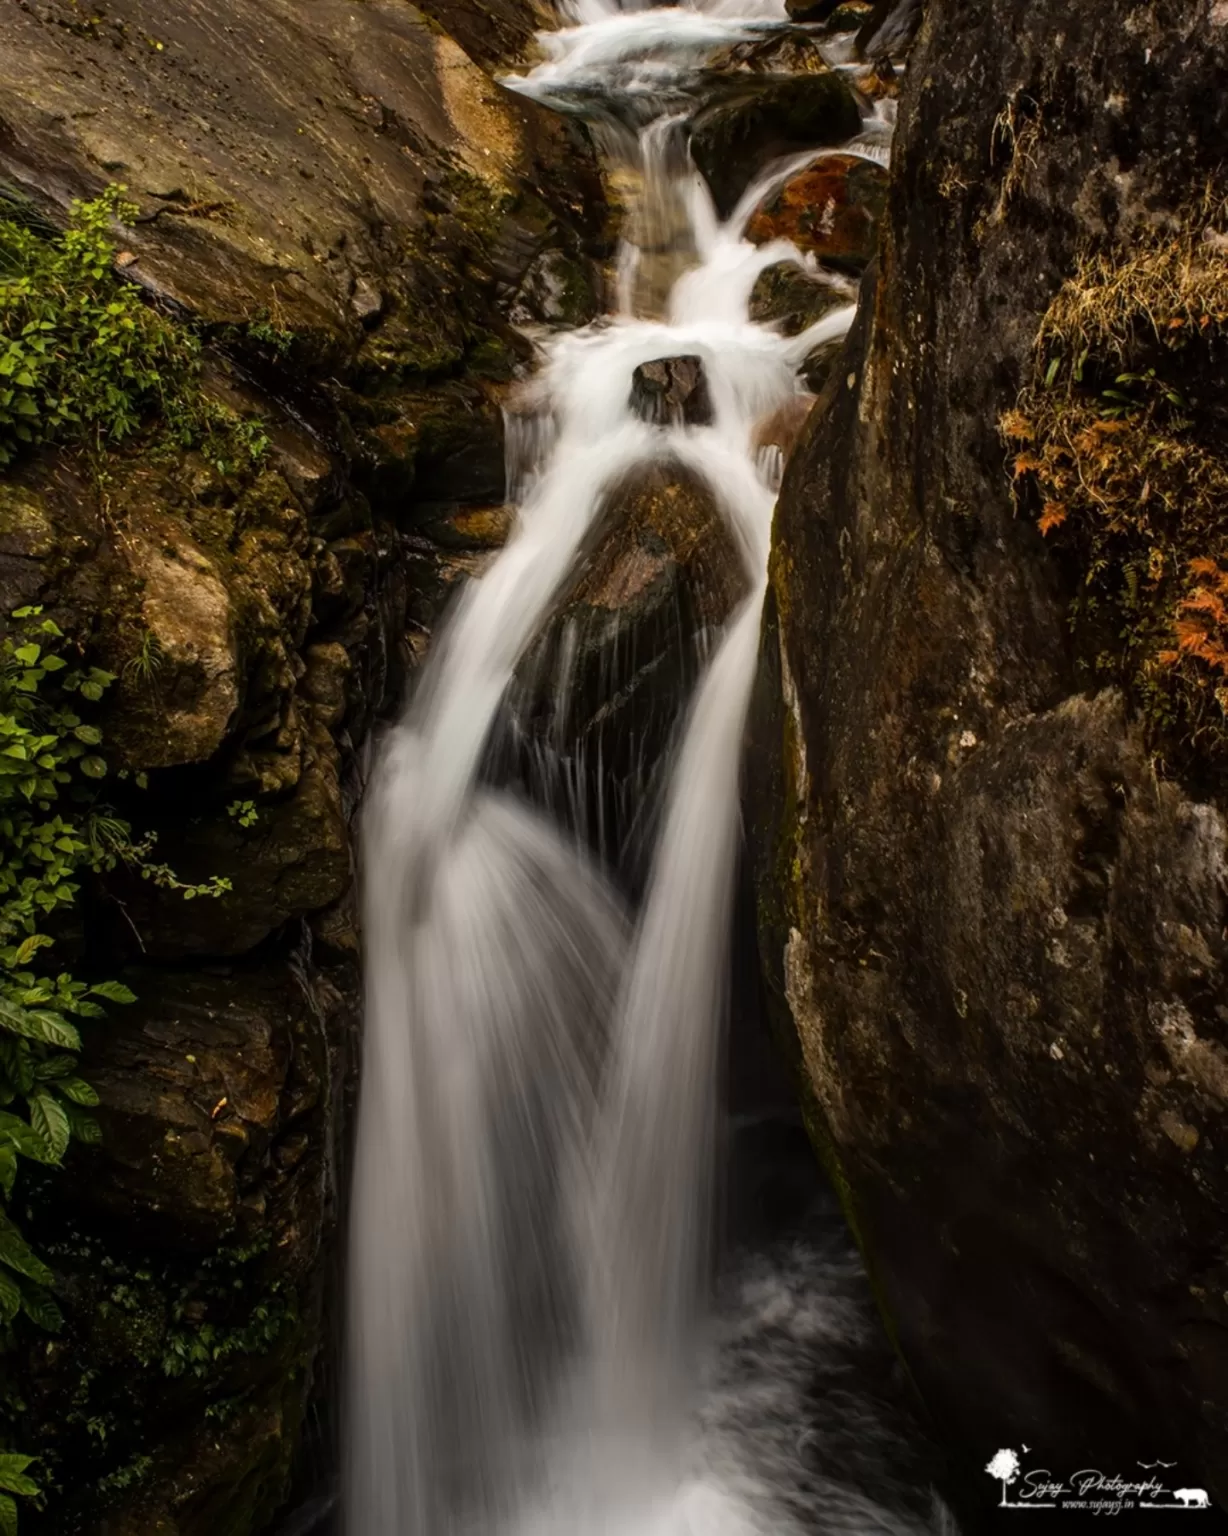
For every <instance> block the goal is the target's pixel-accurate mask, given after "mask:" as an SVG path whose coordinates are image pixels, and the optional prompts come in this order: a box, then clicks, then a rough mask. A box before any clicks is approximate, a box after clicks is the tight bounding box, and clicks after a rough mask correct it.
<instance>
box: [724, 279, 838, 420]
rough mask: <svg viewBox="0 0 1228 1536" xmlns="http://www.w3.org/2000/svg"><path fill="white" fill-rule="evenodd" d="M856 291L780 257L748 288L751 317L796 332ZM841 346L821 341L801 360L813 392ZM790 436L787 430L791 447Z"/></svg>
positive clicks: (824, 379)
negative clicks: (749, 290) (778, 260)
mask: <svg viewBox="0 0 1228 1536" xmlns="http://www.w3.org/2000/svg"><path fill="white" fill-rule="evenodd" d="M856 294H857V290H856V288H855V287H854V285H853V284H852V283H851V282H849V281H848V280H847V279H844V278H838V277H831V276H819V275H817V274H815V273H811V272H807V271H806V270H805V269H804V268H802V267H799V266H797V265H795V264H794V263H793V262H783V261H782V262H778V263H777V264H776V265H775V266H771V267H768V268H766V269H765V270H764V271H763V272H761V273H760V274H759V277H758V279H757V280H756V282H755V286H754V288H753V289H752V291H751V296H750V317H751V319H752V320H757V321H758V322H759V323H760V324H770V325H775V326H776V328H777V329H778V330H779V331H781V332H782V333H783V334H784V335H786V336H797V335H799V334H800V333H801V332H802V331H804V330H806V329H807V328H808V327H809V326H812V325H815V324H817V322H818V321H820V320H821V319H822V318H823V316H824V315H826V314H830V312H831V311H832V310H833V309H837V308H839V307H841V306H842V305H845V304H848V303H850V302H851V301H852V300H853V299H854V298H855V297H856ZM842 347H843V342H842V341H835V342H823V343H821V344H820V345H819V346H818V347H816V348H815V349H814V351H813V352H811V353H810V354H809V355H808V356H807V358H806V359H805V361H804V362H803V364H802V366H801V367H800V369H799V370H798V372H799V373H800V375H801V377H802V379H803V380H804V381H805V384H806V388H807V389H808V390H810V392H811V393H812V394H815V395H817V394H821V393H822V390H823V387H824V385H825V384H826V382H827V379H828V377H829V376H830V373H831V370H832V368H833V367H834V366H835V364H836V360H837V359H838V357H839V355H840V352H841V350H842ZM773 440H775V439H773ZM793 440H794V439H793V436H792V434H789V435H788V443H789V446H790V447H792V443H793Z"/></svg>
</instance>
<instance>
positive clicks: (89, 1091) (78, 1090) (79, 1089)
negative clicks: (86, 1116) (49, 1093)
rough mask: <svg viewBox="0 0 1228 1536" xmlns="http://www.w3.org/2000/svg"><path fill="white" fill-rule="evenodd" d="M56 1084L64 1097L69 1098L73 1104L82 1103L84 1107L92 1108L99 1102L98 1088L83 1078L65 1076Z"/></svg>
mask: <svg viewBox="0 0 1228 1536" xmlns="http://www.w3.org/2000/svg"><path fill="white" fill-rule="evenodd" d="M56 1086H57V1088H58V1089H59V1091H60V1092H61V1093H62V1094H63V1095H64V1097H65V1098H66V1099H71V1100H72V1101H73V1103H74V1104H81V1105H84V1107H85V1108H86V1109H93V1107H94V1106H95V1105H96V1104H97V1103H98V1102H99V1099H98V1090H97V1089H96V1088H94V1087H93V1086H92V1085H91V1084H90V1083H87V1082H86V1081H85V1079H84V1078H81V1077H65V1078H62V1079H61V1080H60V1081H59V1082H58V1083H57V1084H56Z"/></svg>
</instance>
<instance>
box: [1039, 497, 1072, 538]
mask: <svg viewBox="0 0 1228 1536" xmlns="http://www.w3.org/2000/svg"><path fill="white" fill-rule="evenodd" d="M1065 521H1066V507H1065V504H1064V503H1063V502H1060V501H1047V502H1046V503H1045V510H1044V511H1043V512H1042V513H1041V516H1040V524H1039V527H1040V531H1041V533H1042V534H1044V533H1051V532H1052V531H1053V529H1054V528H1060V527H1061V525H1062V524H1063V523H1064V522H1065Z"/></svg>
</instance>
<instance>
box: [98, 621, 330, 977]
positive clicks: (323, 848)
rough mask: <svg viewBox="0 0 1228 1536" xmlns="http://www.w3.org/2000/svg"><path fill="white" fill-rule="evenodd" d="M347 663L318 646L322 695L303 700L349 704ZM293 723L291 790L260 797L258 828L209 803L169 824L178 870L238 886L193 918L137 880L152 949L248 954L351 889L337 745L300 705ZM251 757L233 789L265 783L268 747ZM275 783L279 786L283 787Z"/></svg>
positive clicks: (315, 668)
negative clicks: (344, 687) (343, 681)
mask: <svg viewBox="0 0 1228 1536" xmlns="http://www.w3.org/2000/svg"><path fill="white" fill-rule="evenodd" d="M326 668H327V669H328V670H329V671H330V672H331V674H332V676H331V679H330V680H329V681H326V679H325V675H324V674H325V670H326ZM340 671H341V663H340V660H339V658H338V657H337V656H336V653H335V652H332V651H329V652H327V653H326V654H325V655H321V653H320V651H319V650H318V649H317V650H316V653H315V656H314V657H313V658H312V662H311V664H310V666H309V673H308V675H309V676H310V675H311V674H312V672H314V677H313V678H312V682H311V685H310V687H311V689H312V690H313V692H314V691H315V690H316V689H319V690H320V694H321V697H320V698H318V699H312V698H310V696H308V698H307V699H305V700H304V702H305V703H307V702H310V703H311V704H313V705H314V704H316V703H322V704H323V706H324V709H323V713H324V714H328V713H329V712H330V705H331V706H332V707H333V708H335V707H336V706H337V705H338V704H340V703H342V702H343V699H344V695H343V694H340V695H339V694H338V686H339V684H340V679H339V678H338V675H337V674H338V673H339V672H340ZM313 712H314V711H313ZM294 723H295V727H296V737H295V744H296V746H297V748H298V749H299V750H298V753H296V757H295V765H294V766H295V770H296V771H295V774H294V782H293V785H292V786H291V790H292V792H291V793H289V794H285V793H283V794H282V795H281V798H278V799H276V800H272V801H263V800H262V801H260V802H259V803H258V805H257V820H256V821H255V823H254V824H253V825H252V826H251V827H244V826H242V825H241V824H239V823H238V822H237V821H236V819H235V818H234V817H233V816H232V815H230V814H229V813H228V812H227V811H226V809H225V807H224V806H219V807H217V808H216V809H213V808H208V809H206V808H203V807H202V808H201V810H200V811H199V812H198V814H197V815H196V816H194V817H193V819H192V820H190V821H188V822H187V823H186V824H182V823H175V822H171V823H169V824H167V825H165V826H164V827H163V829H162V832H161V837H160V840H159V854H160V856H161V857H164V858H165V859H167V860H168V862H170V863H171V864H172V866H173V867H174V869H175V870H176V872H177V874H178V876H179V878H180V879H182V880H185V881H189V882H197V881H207V880H210V879H212V878H213V877H214V876H218V875H220V876H222V877H224V878H226V879H228V880H229V881H230V882H231V886H232V889H231V890H230V891H228V892H227V893H226V894H225V895H223V896H220V897H218V898H216V899H203V898H200V899H197V900H196V901H194V902H193V904H192V907H191V922H190V923H189V922H187V921H185V917H184V906H183V902H182V899H179V898H177V896H176V894H175V893H174V892H159V891H156V890H154V889H153V888H152V887H150V886H148V885H147V884H143V883H142V884H137V885H135V886H134V888H133V889H132V890H131V891H130V892H127V893H125V894H124V898H123V899H124V902H125V908H126V920H127V921H129V922H130V923H131V924H132V925H133V927H134V928H135V930H136V932H137V933H138V934H139V935H140V938H141V942H142V945H143V948H144V952H145V953H146V954H148V955H150V956H151V957H154V958H157V959H166V960H171V959H176V960H177V959H182V958H183V957H185V956H189V955H210V956H225V955H238V954H243V953H245V952H246V951H248V950H250V949H252V948H254V947H255V945H257V944H259V943H260V942H261V940H262V939H265V938H267V937H268V935H269V934H271V933H273V932H274V931H275V930H276V929H278V928H280V927H281V925H282V924H283V923H285V922H287V921H288V920H289V919H291V918H296V917H298V916H301V915H303V914H305V913H309V912H313V911H316V910H318V909H320V908H323V907H327V906H329V905H331V904H332V903H333V902H335V901H336V900H337V899H338V897H339V896H341V895H342V893H343V892H344V891H345V890H346V889H347V888H348V886H349V884H350V882H351V880H352V879H353V861H352V857H351V852H350V836H349V827H348V824H347V817H346V814H345V808H344V805H343V803H342V798H341V790H340V784H339V779H338V762H337V752H336V748H335V747H334V745H333V742H332V739H331V737H330V736H329V735H328V733H327V731H324V730H322V729H321V727H320V726H318V725H317V726H313V727H312V728H311V729H310V730H308V729H303V725H302V722H300V721H299V720H298V718H297V711H296V712H295V721H294ZM276 755H277V754H276V750H275V748H270V749H269V750H268V753H267V756H268V757H273V756H276ZM253 758H255V761H253ZM243 762H244V766H245V775H250V777H247V776H239V775H236V774H233V772H232V777H231V781H230V786H229V793H230V794H233V795H236V796H239V795H242V794H243V793H247V794H249V795H250V794H252V793H253V791H255V792H257V793H258V792H259V790H260V789H261V788H262V786H261V785H260V783H259V779H258V775H259V773H260V771H261V767H262V763H261V761H260V754H259V753H249V754H247V755H246V757H245V758H244V759H243ZM253 781H254V782H253ZM272 788H273V792H274V793H276V790H277V786H276V785H274V786H272Z"/></svg>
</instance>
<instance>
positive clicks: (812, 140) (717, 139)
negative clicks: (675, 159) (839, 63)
mask: <svg viewBox="0 0 1228 1536" xmlns="http://www.w3.org/2000/svg"><path fill="white" fill-rule="evenodd" d="M860 127H861V113H860V111H859V109H858V106H857V100H856V98H855V96H854V95H853V92H852V90H851V89H850V88H849V86H848V85H847V84H846V83H845V81H844V80H843V79H842V78H841V77H840V76H839V75H838V74H834V73H828V74H823V75H802V76H800V77H797V78H791V77H788V76H786V77H784V78H779V77H776V76H767V77H765V78H764V79H763V81H762V83H759V82H755V86H754V88H753V89H749V88H748V89H747V90H745V91H742V92H738V93H736V94H735V95H734V96H733V97H732V99H726V100H721V101H717V102H716V103H714V104H713V105H712V106H708V107H704V108H701V109H700V111H698V112H697V113H696V114H695V116H694V118H693V119H692V124H691V153H692V155H693V156H694V159H695V164H696V165H697V166H698V167H699V169H700V170H701V171H702V172H703V174H704V177H705V178H706V180H707V182H708V186H709V187H710V188H711V191H712V196H713V199H714V201H715V203H716V206H717V210H718V212H719V213H720V214H721V215H722V217H728V215H729V214H730V213H732V212H733V209H734V206H735V204H736V203H737V200H738V198H739V197H740V196H741V195H742V193H743V192H744V191H745V190H746V187H747V185H748V184H749V182H750V181H751V178H752V177H753V176H754V175H755V174H756V172H759V171H761V170H762V169H763V167H764V166H765V165H767V164H768V163H769V162H770V161H772V160H773V159H775V158H777V157H779V156H781V155H786V154H791V153H795V152H796V151H798V150H801V149H809V148H821V147H823V146H825V145H837V144H843V143H844V142H845V141H846V140H848V139H851V138H852V137H853V136H854V135H855V134H856V133H857V131H858V129H859V128H860Z"/></svg>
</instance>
